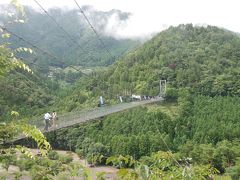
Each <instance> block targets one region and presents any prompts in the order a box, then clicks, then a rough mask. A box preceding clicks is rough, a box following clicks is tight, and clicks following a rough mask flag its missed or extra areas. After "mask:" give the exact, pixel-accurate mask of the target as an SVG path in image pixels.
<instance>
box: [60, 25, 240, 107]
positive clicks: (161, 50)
mask: <svg viewBox="0 0 240 180" xmlns="http://www.w3.org/2000/svg"><path fill="white" fill-rule="evenodd" d="M239 59H240V38H239V36H238V35H237V34H234V33H233V32H230V31H227V30H224V29H220V28H217V27H213V26H208V27H206V28H205V27H193V26H192V25H180V26H178V27H170V28H169V29H167V30H166V31H163V32H161V33H159V34H158V35H156V36H155V37H154V38H153V39H151V40H149V41H148V42H146V43H145V44H144V45H143V46H142V47H140V48H138V49H137V50H135V51H132V52H130V53H129V54H127V55H126V56H124V57H123V58H122V59H120V60H119V61H118V62H116V63H115V64H114V65H112V66H111V67H109V69H108V70H107V71H101V72H100V73H97V74H96V75H94V76H92V77H91V78H84V79H82V80H80V81H79V83H78V85H76V87H75V88H74V89H73V93H72V94H71V95H70V96H69V97H66V100H67V101H65V103H64V105H66V106H67V104H72V103H74V102H71V101H74V96H75V95H76V94H81V92H82V91H89V90H91V96H90V98H91V97H95V99H96V97H97V96H99V95H104V96H105V97H106V99H113V97H116V96H117V95H130V94H131V93H137V94H142V95H144V94H145V95H154V96H155V95H158V93H159V80H160V79H166V80H167V82H168V85H167V88H168V92H167V96H168V97H169V98H177V97H178V91H179V90H180V89H182V88H187V89H188V90H189V91H190V92H191V93H194V94H202V95H208V96H212V97H213V96H216V95H220V96H236V95H239V93H240V91H239V89H240V66H239V63H240V61H239ZM179 93H181V92H179ZM91 101H94V100H91ZM77 104H78V102H77V101H76V106H78V105H77Z"/></svg>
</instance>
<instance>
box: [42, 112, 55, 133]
mask: <svg viewBox="0 0 240 180" xmlns="http://www.w3.org/2000/svg"><path fill="white" fill-rule="evenodd" d="M56 120H57V113H56V111H53V112H52V113H51V114H50V113H49V112H47V113H45V114H44V122H45V127H44V130H45V131H48V128H49V127H52V128H56Z"/></svg>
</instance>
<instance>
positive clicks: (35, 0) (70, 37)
mask: <svg viewBox="0 0 240 180" xmlns="http://www.w3.org/2000/svg"><path fill="white" fill-rule="evenodd" d="M33 1H34V2H35V3H36V4H37V5H38V6H39V7H40V8H41V9H42V10H43V12H44V13H45V14H46V15H47V16H48V17H49V18H50V19H52V21H53V22H54V23H55V24H56V25H57V26H58V27H59V28H60V29H61V30H62V31H63V32H64V33H65V34H66V35H67V36H68V37H69V39H70V40H71V41H73V42H74V43H75V44H77V45H78V47H79V48H80V49H81V50H82V51H84V52H86V51H85V50H84V49H83V48H82V47H81V46H80V44H79V43H78V42H77V41H75V39H73V38H72V36H71V35H70V34H69V33H68V32H67V31H66V30H65V29H64V28H63V27H62V26H61V25H60V24H59V23H58V22H57V21H56V20H55V19H54V18H53V17H52V16H51V15H50V14H49V13H48V12H47V11H46V10H45V9H44V7H43V6H42V5H41V4H40V3H39V2H38V1H37V0H33ZM87 54H88V53H87Z"/></svg>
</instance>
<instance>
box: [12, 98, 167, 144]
mask: <svg viewBox="0 0 240 180" xmlns="http://www.w3.org/2000/svg"><path fill="white" fill-rule="evenodd" d="M163 100H164V99H163V98H161V97H157V98H154V99H150V100H143V101H134V102H130V103H121V104H116V105H111V106H105V107H98V108H94V109H88V110H84V111H79V112H71V113H66V114H64V115H61V116H58V120H57V121H56V127H55V128H49V130H48V131H45V130H44V126H45V124H44V120H43V119H37V120H34V121H30V122H29V123H30V124H32V125H35V126H36V127H37V128H38V129H40V130H41V131H42V132H43V133H46V132H51V131H55V130H58V129H62V128H66V127H69V126H73V125H75V124H80V123H84V122H87V121H90V120H94V119H97V118H100V117H103V116H106V115H109V114H113V113H116V112H120V111H124V110H127V109H131V108H134V107H137V106H141V105H145V104H151V103H156V102H160V101H163ZM23 138H25V137H24V136H19V137H16V138H15V139H14V141H16V140H20V139H23Z"/></svg>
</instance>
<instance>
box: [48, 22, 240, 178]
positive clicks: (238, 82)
mask: <svg viewBox="0 0 240 180" xmlns="http://www.w3.org/2000/svg"><path fill="white" fill-rule="evenodd" d="M239 78H240V38H239V36H238V35H237V34H235V33H233V32H230V31H227V30H224V29H220V28H217V27H213V26H208V27H193V26H192V25H191V24H189V25H179V26H178V27H170V28H169V29H168V30H166V31H163V32H161V33H159V34H158V35H157V36H155V37H154V38H153V39H152V40H150V41H148V42H147V43H145V44H144V45H143V46H142V47H140V48H138V49H137V50H135V51H133V52H131V53H129V54H128V55H126V56H125V57H124V58H122V59H121V60H120V61H118V62H116V63H115V64H114V65H112V66H111V67H109V69H108V70H106V71H101V72H99V73H97V74H94V75H92V76H91V77H87V78H82V79H81V80H80V81H79V82H78V84H76V86H75V88H73V89H72V91H71V93H68V94H69V95H68V96H66V97H65V98H63V100H62V101H60V102H61V103H60V104H61V105H59V107H60V109H61V108H62V110H63V109H65V110H73V109H74V108H79V107H80V108H81V107H83V106H85V105H86V104H88V105H92V106H94V105H96V104H97V100H98V96H99V95H103V96H104V97H105V98H106V100H107V101H108V102H110V101H111V100H113V99H114V98H116V96H117V95H123V96H124V95H130V94H131V93H138V94H142V95H143V94H145V95H158V92H159V91H158V89H159V80H160V79H166V80H167V86H168V90H167V95H166V99H167V101H168V100H171V101H173V102H174V103H173V104H172V103H170V104H169V103H168V102H167V103H166V104H160V105H156V106H148V107H140V108H136V109H133V110H129V111H126V112H122V113H119V114H114V115H111V116H108V117H104V119H102V120H99V121H96V122H93V123H87V124H84V125H76V126H75V127H72V128H69V129H63V130H59V131H57V132H56V133H50V134H49V135H48V140H49V141H50V142H51V144H52V145H53V146H54V147H57V148H64V149H71V150H75V151H76V152H77V153H78V154H79V155H80V156H83V157H86V158H87V159H88V161H89V162H92V163H94V164H104V163H106V162H108V160H106V159H107V158H108V157H109V156H115V159H114V158H113V160H112V161H111V162H112V164H114V165H116V164H117V165H118V166H120V167H122V166H123V167H132V165H131V163H128V162H129V161H130V162H131V157H133V158H134V159H139V161H140V162H141V163H143V164H144V165H145V166H144V169H146V168H149V169H148V170H144V169H143V170H142V172H145V173H148V172H149V171H151V170H152V171H153V172H154V173H156V174H157V173H160V174H162V173H168V172H169V173H170V174H171V173H172V174H171V175H172V176H171V177H176V174H177V171H178V170H177V169H178V168H180V169H181V167H182V166H183V167H187V168H189V167H191V165H197V166H198V165H199V167H198V168H199V170H200V169H201V170H202V171H201V170H200V171H201V172H203V171H204V172H205V171H206V170H209V171H210V169H211V168H214V169H215V172H214V173H215V174H223V173H225V174H228V175H231V177H232V178H233V179H234V178H235V179H238V178H239V176H240V173H239V172H240V171H239V170H240V169H239V167H240V163H239V158H240V151H239V148H240V142H239V137H240V129H239V115H240V114H239V104H240V99H239V95H240V94H239V93H240V91H239V89H240V79H239ZM169 150H171V152H173V154H174V155H173V157H172V158H170V157H169V156H168V155H169ZM157 151H160V152H158V154H159V156H157V155H156V154H155V152H157ZM164 152H166V153H167V154H168V155H166V154H164ZM170 154H171V153H170ZM121 155H123V156H121ZM128 155H130V156H131V157H129V156H128ZM124 157H126V158H125V159H124ZM159 157H164V158H163V159H165V160H166V159H168V158H169V159H168V160H166V161H165V160H163V162H162V161H158V158H159ZM174 158H175V159H174ZM111 159H112V158H111ZM175 161H176V162H178V163H179V164H178V165H176V166H178V167H177V168H176V167H175V166H174V165H172V164H174V163H173V162H175ZM159 162H162V163H159ZM176 162H175V163H176ZM158 163H159V164H158ZM190 164H191V165H190ZM137 167H138V166H137ZM203 169H204V170H203ZM135 170H136V169H135ZM137 170H138V169H137ZM137 170H136V171H135V172H136V173H139V172H138V171H137ZM155 170H156V171H157V172H156V171H155ZM183 171H184V170H183ZM180 172H182V171H180ZM125 173H126V172H125ZM131 173H132V171H130V172H129V174H131ZM211 173H213V172H211ZM129 174H128V175H129ZM140 174H141V173H140ZM193 174H194V173H193ZM125 175H126V174H125ZM126 176H127V175H126ZM129 176H130V175H129ZM129 176H127V177H129ZM157 177H161V175H159V176H157ZM163 177H166V176H163ZM206 177H208V175H205V178H206ZM167 179H168V178H167ZM176 179H178V178H177V177H176ZM180 179H181V178H180ZM183 179H184V178H183ZM193 179H194V178H193ZM196 179H198V178H196Z"/></svg>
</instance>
